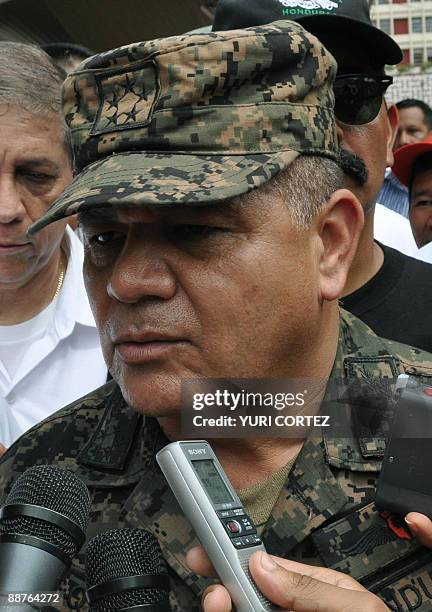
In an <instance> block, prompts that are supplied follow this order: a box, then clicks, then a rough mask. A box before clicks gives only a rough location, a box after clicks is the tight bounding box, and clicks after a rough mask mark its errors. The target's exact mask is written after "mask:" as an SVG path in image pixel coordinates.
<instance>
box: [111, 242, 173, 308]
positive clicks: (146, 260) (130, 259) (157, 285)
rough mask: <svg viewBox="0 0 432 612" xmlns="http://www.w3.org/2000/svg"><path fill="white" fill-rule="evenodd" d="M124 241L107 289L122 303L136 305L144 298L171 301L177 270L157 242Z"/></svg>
mask: <svg viewBox="0 0 432 612" xmlns="http://www.w3.org/2000/svg"><path fill="white" fill-rule="evenodd" d="M143 240H144V239H141V240H138V243H139V244H138V245H137V241H135V244H129V243H128V242H127V243H126V244H125V246H124V249H123V251H122V253H121V255H120V257H119V258H118V260H117V262H116V264H115V266H114V269H113V271H112V274H111V277H110V280H109V283H108V286H107V292H108V295H109V296H110V297H111V298H112V299H114V300H117V301H119V302H123V303H128V304H134V303H136V302H139V301H140V300H143V299H148V298H155V299H160V300H169V299H171V298H172V297H174V295H175V293H176V290H177V280H176V276H175V274H174V272H173V271H172V270H171V268H170V266H169V264H168V262H167V261H166V259H165V257H164V254H163V250H161V248H160V245H158V244H157V241H156V240H155V241H152V240H150V241H146V244H144V242H143Z"/></svg>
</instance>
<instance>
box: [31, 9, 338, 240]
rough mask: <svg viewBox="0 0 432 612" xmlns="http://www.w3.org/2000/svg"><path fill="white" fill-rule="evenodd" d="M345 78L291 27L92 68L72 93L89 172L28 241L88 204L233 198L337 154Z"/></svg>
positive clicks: (101, 59) (146, 47)
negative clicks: (337, 98) (298, 163)
mask: <svg viewBox="0 0 432 612" xmlns="http://www.w3.org/2000/svg"><path fill="white" fill-rule="evenodd" d="M335 74H336V63H335V60H334V59H333V57H332V56H331V55H330V53H329V52H328V51H327V50H326V49H325V48H324V47H323V46H322V44H321V43H320V42H319V41H318V39H317V38H315V37H314V36H312V35H311V34H309V33H308V32H306V31H305V30H304V29H303V28H302V27H301V26H300V25H299V24H296V23H293V22H290V21H279V22H276V23H274V24H270V25H266V26H259V27H255V28H248V29H246V30H233V31H230V32H222V33H216V32H213V33H208V34H194V35H183V36H176V37H172V38H166V39H160V40H154V41H149V42H140V43H135V44H131V45H128V46H125V47H121V48H119V49H115V50H113V51H108V52H106V53H101V54H100V55H96V56H94V57H92V58H90V59H88V60H86V61H85V62H84V63H83V64H81V65H80V67H79V68H78V69H77V71H75V72H74V73H72V74H71V75H70V76H69V77H68V78H67V80H66V82H65V86H64V92H63V111H64V115H65V119H66V122H67V124H68V125H69V127H70V130H71V135H72V144H73V150H74V158H75V163H76V167H77V171H78V172H79V174H78V176H77V177H76V178H75V180H74V181H73V182H72V184H71V185H70V186H69V187H68V188H67V189H66V191H65V192H64V193H63V195H62V196H61V197H60V198H59V199H58V200H57V201H56V202H55V203H54V204H53V205H52V206H51V208H50V209H49V211H48V212H47V213H46V214H45V215H44V216H43V217H42V218H41V219H39V220H38V221H37V222H36V223H35V224H34V225H33V226H32V227H31V228H30V234H33V233H34V232H36V231H38V230H39V229H40V228H42V227H44V226H45V225H47V224H48V223H51V222H52V221H55V220H57V219H60V218H63V217H65V216H68V215H73V214H75V213H76V212H77V211H79V210H84V209H85V208H88V207H94V206H106V205H107V204H115V205H118V206H133V205H138V206H166V205H169V204H179V203H186V204H190V205H193V204H195V205H199V204H208V203H209V202H213V201H219V200H224V199H227V198H232V197H234V196H238V195H240V194H242V193H246V192H248V191H250V190H252V189H256V188H257V187H259V186H260V185H262V184H263V183H265V182H267V181H268V180H270V179H271V178H272V177H273V176H274V175H276V174H277V173H278V172H279V171H280V170H282V169H283V168H286V167H287V166H288V165H289V164H290V163H292V161H293V160H294V159H295V158H296V157H297V156H298V154H300V153H304V154H308V153H313V154H314V155H325V156H328V157H334V155H335V151H336V150H337V141H336V130H335V123H334V113H333V103H334V100H333V91H332V84H333V81H334V78H335Z"/></svg>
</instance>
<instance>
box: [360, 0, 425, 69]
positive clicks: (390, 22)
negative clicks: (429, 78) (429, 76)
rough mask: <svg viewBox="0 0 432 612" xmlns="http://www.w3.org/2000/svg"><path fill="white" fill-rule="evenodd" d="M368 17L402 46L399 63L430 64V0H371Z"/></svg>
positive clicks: (412, 64)
mask: <svg viewBox="0 0 432 612" xmlns="http://www.w3.org/2000/svg"><path fill="white" fill-rule="evenodd" d="M371 18H372V21H373V22H374V25H376V26H377V27H378V28H380V29H381V30H383V31H384V32H386V33H387V34H390V36H392V37H393V38H394V39H395V40H396V42H397V43H398V45H399V46H400V47H401V49H402V51H403V54H404V58H403V61H402V65H407V66H408V65H411V66H425V64H431V65H432V0H373V2H372V6H371Z"/></svg>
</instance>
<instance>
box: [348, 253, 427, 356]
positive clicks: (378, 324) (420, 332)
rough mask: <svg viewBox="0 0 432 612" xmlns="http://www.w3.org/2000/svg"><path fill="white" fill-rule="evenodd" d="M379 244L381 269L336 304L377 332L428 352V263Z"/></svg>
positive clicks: (384, 336)
mask: <svg viewBox="0 0 432 612" xmlns="http://www.w3.org/2000/svg"><path fill="white" fill-rule="evenodd" d="M380 246H381V248H382V250H383V251H384V264H383V265H382V267H381V269H380V270H379V271H378V272H377V274H376V275H375V276H374V277H373V278H371V279H370V281H368V282H367V283H366V284H365V285H363V287H360V289H357V291H354V293H351V294H350V295H347V296H345V297H344V298H343V299H341V300H340V304H341V306H342V308H345V310H348V311H349V312H351V313H352V314H353V315H355V316H356V317H358V318H359V319H361V320H362V321H364V322H365V323H366V325H369V327H370V328H372V329H373V331H374V332H375V333H376V334H377V335H378V336H382V337H383V338H388V339H389V340H396V341H397V342H403V343H405V344H410V345H411V346H415V347H417V348H421V349H423V350H425V351H429V352H431V353H432V265H431V264H428V263H426V262H424V261H419V260H417V259H413V258H412V257H408V256H407V255H404V254H403V253H400V252H399V251H396V250H395V249H391V248H390V247H387V246H384V245H380Z"/></svg>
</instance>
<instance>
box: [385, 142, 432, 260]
mask: <svg viewBox="0 0 432 612" xmlns="http://www.w3.org/2000/svg"><path fill="white" fill-rule="evenodd" d="M393 172H394V174H395V175H396V176H397V178H398V179H399V180H400V182H401V183H402V184H403V185H405V186H406V188H407V190H408V192H409V202H410V211H409V220H410V223H411V228H412V232H413V235H414V238H415V241H416V244H417V246H418V247H419V249H420V248H422V247H424V246H426V245H427V244H429V243H430V242H432V137H431V136H429V137H428V138H426V140H424V141H423V142H417V143H415V144H409V145H407V146H405V147H402V148H401V149H399V150H398V151H396V153H395V163H394V166H393Z"/></svg>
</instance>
